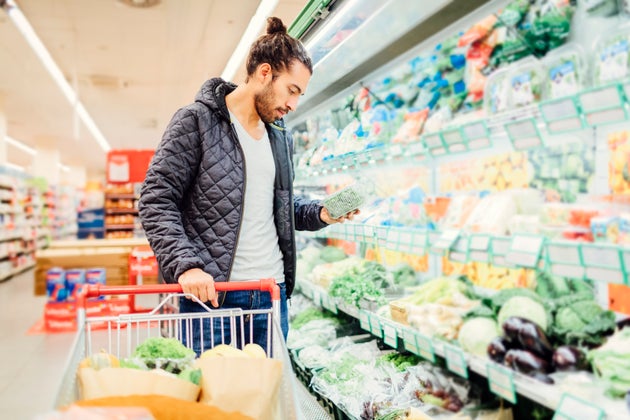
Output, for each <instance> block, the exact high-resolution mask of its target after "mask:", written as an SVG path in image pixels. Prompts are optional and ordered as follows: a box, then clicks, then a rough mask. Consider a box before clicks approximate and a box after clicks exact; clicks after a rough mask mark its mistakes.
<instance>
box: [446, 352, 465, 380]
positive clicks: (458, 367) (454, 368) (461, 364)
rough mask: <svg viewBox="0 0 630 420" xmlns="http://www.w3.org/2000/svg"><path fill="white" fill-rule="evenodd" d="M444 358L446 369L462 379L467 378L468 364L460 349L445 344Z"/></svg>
mask: <svg viewBox="0 0 630 420" xmlns="http://www.w3.org/2000/svg"><path fill="white" fill-rule="evenodd" d="M444 358H445V359H446V367H447V368H448V370H450V371H451V372H453V373H454V374H456V375H459V376H461V377H462V378H464V379H468V365H467V364H466V359H465V358H464V352H463V351H462V349H460V348H459V347H454V346H451V345H449V344H445V345H444Z"/></svg>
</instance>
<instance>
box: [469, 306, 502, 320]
mask: <svg viewBox="0 0 630 420" xmlns="http://www.w3.org/2000/svg"><path fill="white" fill-rule="evenodd" d="M496 315H497V314H496V313H495V312H494V311H493V310H492V309H491V308H489V307H488V306H486V305H477V306H475V307H474V308H472V309H471V310H470V311H468V312H466V313H465V314H464V321H466V320H468V319H474V318H490V319H494V318H496Z"/></svg>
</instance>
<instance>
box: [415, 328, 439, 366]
mask: <svg viewBox="0 0 630 420" xmlns="http://www.w3.org/2000/svg"><path fill="white" fill-rule="evenodd" d="M414 339H415V340H416V347H417V348H418V356H420V357H422V358H424V359H427V360H428V361H429V362H431V363H435V349H434V348H433V340H431V338H429V337H427V336H426V335H423V334H415V336H414Z"/></svg>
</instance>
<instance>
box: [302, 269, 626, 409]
mask: <svg viewBox="0 0 630 420" xmlns="http://www.w3.org/2000/svg"><path fill="white" fill-rule="evenodd" d="M296 290H298V291H299V292H300V293H301V294H303V295H304V296H306V297H307V298H309V299H312V300H313V302H314V303H315V304H316V305H317V306H319V307H320V308H322V309H326V310H330V308H331V307H334V310H333V311H340V312H343V313H345V314H347V315H349V316H351V317H353V318H355V319H357V320H358V321H359V324H360V326H361V328H362V329H364V330H365V331H367V332H369V333H370V334H372V335H373V336H375V337H376V338H379V339H381V340H383V342H384V343H385V344H386V345H388V346H390V347H392V348H393V349H400V348H403V349H404V350H407V351H409V352H411V353H413V354H416V355H417V356H420V357H422V358H424V359H426V360H428V361H430V362H432V363H434V362H435V360H436V359H435V357H436V356H437V357H440V358H443V359H445V361H446V365H447V368H448V369H449V370H451V371H452V372H453V373H455V374H457V375H459V376H462V377H465V378H467V377H468V370H471V371H473V372H475V373H477V374H479V375H481V376H483V377H485V378H488V386H489V388H490V390H491V391H492V392H493V393H495V394H496V395H498V396H499V397H501V398H504V399H506V400H507V401H510V402H512V403H516V402H517V401H518V398H519V396H523V397H526V398H528V399H530V400H532V401H535V402H537V403H539V404H541V405H543V406H545V407H548V408H550V409H552V410H556V415H555V417H554V419H582V418H589V419H591V418H592V419H597V418H606V419H626V418H628V416H627V414H625V413H627V408H626V407H625V404H624V402H623V401H622V400H619V401H617V400H611V399H609V398H606V397H604V396H603V395H598V396H595V397H592V396H591V398H589V397H588V396H586V395H580V394H579V393H574V392H572V391H571V392H565V391H564V390H563V385H562V384H560V385H548V384H545V383H543V382H541V381H538V380H536V379H534V378H532V377H529V376H526V375H524V374H521V373H518V372H515V371H513V370H511V369H508V368H507V367H504V366H502V365H499V364H497V363H494V362H492V361H491V360H489V359H485V358H482V357H479V356H475V355H472V354H470V353H466V352H464V351H463V350H461V349H460V348H459V347H458V346H456V345H452V344H450V343H447V342H445V341H444V340H441V339H438V338H434V337H427V336H424V335H422V334H421V333H419V332H418V331H416V330H414V329H413V328H411V327H409V326H405V325H403V324H400V323H398V322H396V321H393V320H391V319H389V318H384V317H381V316H378V315H376V314H375V313H373V312H370V311H366V310H361V309H358V308H356V307H354V306H351V305H348V304H346V303H345V302H342V301H340V300H339V299H336V298H334V297H332V296H329V295H328V293H327V292H326V290H324V289H323V288H321V287H319V286H317V285H314V284H312V283H309V282H306V281H300V282H298V283H297V285H296ZM323 302H326V304H325V305H324V304H323ZM593 399H595V401H593ZM584 413H590V414H589V415H588V416H587V417H584ZM600 414H601V415H602V417H598V416H599V415H600ZM603 416H605V417H603Z"/></svg>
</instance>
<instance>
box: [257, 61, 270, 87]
mask: <svg viewBox="0 0 630 420" xmlns="http://www.w3.org/2000/svg"><path fill="white" fill-rule="evenodd" d="M256 76H257V78H258V80H259V81H260V82H261V83H265V82H267V81H268V80H271V78H272V77H273V73H272V72H271V65H269V63H262V64H260V65H259V66H258V68H257V69H256Z"/></svg>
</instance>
